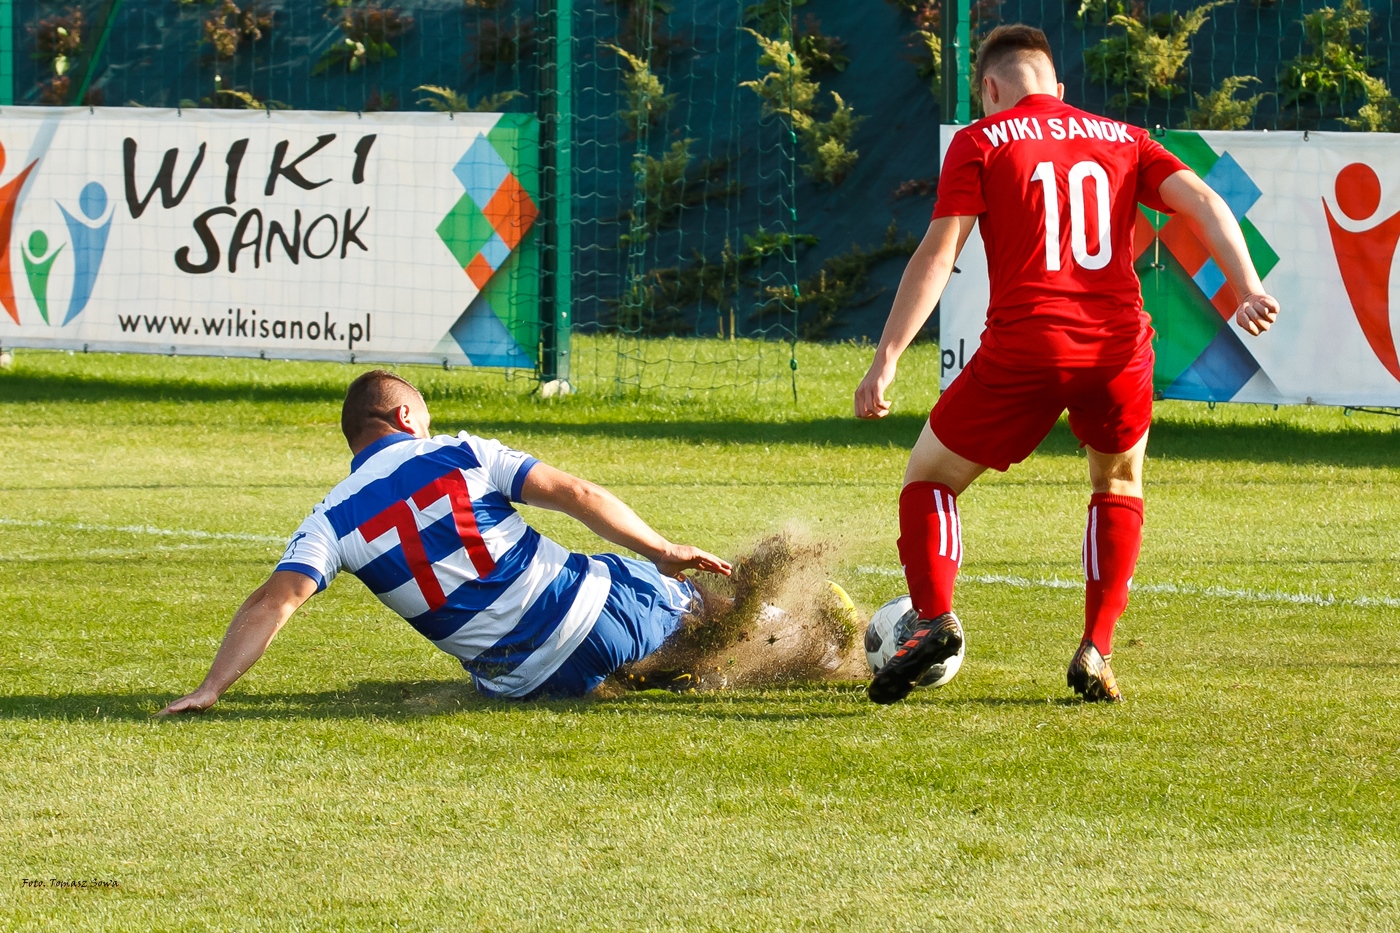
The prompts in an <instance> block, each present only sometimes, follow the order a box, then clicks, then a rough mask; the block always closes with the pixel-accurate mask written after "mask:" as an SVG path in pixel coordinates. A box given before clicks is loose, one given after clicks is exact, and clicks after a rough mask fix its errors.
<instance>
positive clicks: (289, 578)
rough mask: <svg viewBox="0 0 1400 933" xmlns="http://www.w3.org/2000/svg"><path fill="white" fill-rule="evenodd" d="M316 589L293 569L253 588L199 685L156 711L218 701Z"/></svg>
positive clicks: (187, 709)
mask: <svg viewBox="0 0 1400 933" xmlns="http://www.w3.org/2000/svg"><path fill="white" fill-rule="evenodd" d="M315 593H316V581H315V580H313V579H311V578H310V577H308V576H306V575H305V574H300V573H296V572H294V571H290V570H278V571H274V572H273V574H272V576H271V577H269V578H268V580H267V582H266V583H264V584H263V585H262V586H260V587H258V588H257V589H256V590H254V591H253V594H252V595H251V596H249V597H248V598H247V599H246V600H244V602H243V605H242V606H240V607H239V608H238V611H237V612H236V613H234V615H233V621H232V622H230V623H229V625H228V631H227V632H226V633H224V640H223V643H222V644H221V645H219V651H218V653H217V654H215V655H214V663H213V664H212V665H210V667H209V673H208V675H206V676H205V678H204V683H202V684H200V685H199V689H198V690H196V691H194V692H193V693H190V694H187V695H186V696H183V697H181V698H180V699H178V700H176V701H175V702H174V703H171V704H170V705H169V706H167V707H166V708H165V709H163V710H161V711H160V712H159V713H157V714H156V715H157V716H170V715H172V714H174V713H202V712H204V711H205V710H206V709H208V708H209V707H211V706H213V705H214V704H215V703H217V702H218V701H219V697H221V696H222V695H223V693H224V691H225V690H227V689H228V688H229V687H230V686H232V684H233V682H234V681H235V680H237V679H238V678H240V677H242V676H243V675H244V674H246V673H247V672H248V668H250V667H252V666H253V665H254V664H256V663H257V660H258V658H260V657H262V656H263V652H264V651H266V650H267V646H268V645H269V644H271V643H272V638H273V636H274V635H276V634H277V632H278V631H279V630H280V629H281V628H282V626H283V625H285V624H286V622H287V620H288V619H290V618H291V617H292V613H294V612H296V611H297V610H298V609H300V608H301V604H302V603H304V602H306V601H307V600H308V599H310V598H311V597H312V596H314V595H315Z"/></svg>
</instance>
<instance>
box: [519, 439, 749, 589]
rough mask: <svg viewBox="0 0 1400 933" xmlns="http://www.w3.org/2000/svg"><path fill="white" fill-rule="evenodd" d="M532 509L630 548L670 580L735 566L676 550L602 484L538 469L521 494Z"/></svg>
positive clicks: (710, 556)
mask: <svg viewBox="0 0 1400 933" xmlns="http://www.w3.org/2000/svg"><path fill="white" fill-rule="evenodd" d="M521 492H522V494H523V498H524V500H525V504H526V505H533V506H536V507H538V508H543V509H552V510H553V511H556V512H563V513H564V514H565V515H568V516H569V517H571V518H573V519H576V520H577V521H579V522H582V523H583V524H584V525H585V526H587V527H588V529H589V530H590V531H592V532H593V533H594V534H596V535H597V536H598V537H600V538H602V539H604V540H605V541H608V542H610V543H612V544H616V545H619V546H621V547H625V548H629V549H631V550H632V551H635V552H636V553H638V554H640V555H642V556H643V557H645V558H646V559H647V560H649V561H651V562H652V563H653V564H655V565H656V566H657V569H659V570H660V571H661V572H662V573H664V574H666V575H667V576H672V577H674V576H679V575H680V574H681V573H682V571H685V570H704V571H708V572H710V573H719V574H724V575H725V576H728V575H729V572H730V570H731V569H732V568H731V566H730V564H729V562H728V561H725V560H721V559H720V558H718V557H716V556H714V555H713V554H709V553H707V552H705V551H702V550H700V549H699V548H696V547H691V546H689V545H685V544H672V543H671V542H670V541H668V540H666V538H664V537H662V536H661V535H660V534H658V533H657V532H656V531H655V530H654V529H653V528H652V527H651V526H650V525H648V524H647V523H646V522H644V521H642V519H641V517H640V516H638V515H637V513H636V512H634V511H632V509H631V508H630V507H629V506H628V505H627V504H626V503H625V502H623V501H622V500H621V499H619V498H618V497H617V496H615V495H613V494H612V493H610V492H608V491H607V490H606V489H604V488H603V487H601V486H599V485H597V484H596V483H590V482H589V481H588V480H585V479H580V478H579V477H577V476H572V475H570V474H568V473H565V472H564V471H563V470H557V469H555V468H554V467H551V466H548V465H547V464H544V463H540V464H536V465H535V467H534V469H532V470H531V471H530V475H529V476H527V477H526V478H525V484H524V486H523V487H522V489H521Z"/></svg>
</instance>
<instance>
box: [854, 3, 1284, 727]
mask: <svg viewBox="0 0 1400 933" xmlns="http://www.w3.org/2000/svg"><path fill="white" fill-rule="evenodd" d="M977 83H978V87H979V89H980V92H981V95H982V108H983V111H984V112H985V113H986V117H985V118H984V119H982V120H979V121H978V122H976V123H974V124H972V125H971V126H969V127H967V128H965V129H963V130H960V131H959V132H958V134H957V135H956V136H955V137H954V138H953V141H952V144H951V145H950V146H949V147H948V154H947V157H946V159H945V161H944V164H943V171H942V174H941V176H940V178H939V181H938V200H937V203H936V205H935V207H934V213H933V223H932V224H931V225H930V227H929V229H928V233H927V234H926V235H925V237H924V240H923V243H922V244H921V245H920V246H919V248H918V250H917V251H916V252H915V253H914V256H913V258H912V259H911V260H910V263H909V266H908V268H907V269H906V270H905V273H904V278H903V280H902V281H901V282H900V286H899V292H898V294H897V295H896V296H895V300H894V306H893V308H892V310H891V311H890V317H889V320H888V322H887V323H886V325H885V330H884V334H883V335H882V336H881V338H880V345H879V347H878V348H877V349H876V351H875V361H874V363H873V364H872V365H871V367H870V371H869V373H867V374H866V376H865V379H864V380H863V381H862V382H861V384H860V387H859V388H858V389H857V390H856V394H855V412H856V415H857V416H859V417H861V418H883V417H884V416H885V415H886V414H888V413H889V409H890V403H889V402H888V401H886V399H885V390H886V389H887V388H888V387H889V385H890V382H891V381H892V380H893V379H894V376H895V366H896V364H897V363H898V361H899V356H900V354H901V353H903V352H904V349H905V347H907V346H908V345H909V343H910V341H912V340H913V339H914V336H915V335H916V334H917V333H918V332H919V329H920V328H921V327H922V326H923V324H924V321H926V320H927V319H928V316H929V314H930V313H932V311H933V308H934V305H936V304H937V303H938V300H939V298H940V296H941V295H942V293H943V289H944V287H945V286H946V285H947V283H948V276H949V274H950V273H951V272H952V269H953V262H954V260H955V259H956V258H957V256H958V251H959V250H961V249H962V245H963V243H964V242H965V241H966V240H967V237H968V234H969V233H971V231H972V225H973V224H974V223H978V222H979V221H980V223H981V225H982V228H981V229H982V239H983V241H984V242H985V243H986V249H987V267H988V275H989V277H990V279H991V302H990V304H989V306H988V308H987V326H986V330H985V331H984V332H983V334H982V344H981V348H980V349H979V350H978V351H977V353H976V354H974V355H973V358H972V360H971V361H970V362H969V363H968V365H967V367H966V368H965V369H964V370H963V372H962V373H960V374H959V375H958V377H957V378H956V379H955V380H954V381H953V384H952V385H951V386H949V387H948V390H947V391H946V392H944V393H943V395H942V396H941V397H940V398H939V399H938V403H937V404H936V405H935V406H934V409H933V413H932V414H931V415H930V416H929V422H928V424H927V425H925V426H924V430H923V433H922V434H921V435H920V437H919V440H918V443H917V444H915V446H914V451H913V453H912V455H911V456H910V458H909V467H908V469H907V470H906V472H905V474H904V490H903V492H902V493H901V494H900V499H899V529H900V537H899V556H900V560H901V562H902V563H903V564H904V572H905V577H906V579H907V580H908V583H909V595H910V597H911V598H912V599H913V602H914V608H915V609H916V610H918V613H919V617H920V619H921V622H920V624H919V625H918V626H917V627H916V629H915V630H914V633H913V634H912V636H911V637H910V638H909V640H908V641H906V642H905V644H904V645H903V646H902V647H901V648H900V650H899V651H898V652H897V653H896V654H895V655H894V657H893V658H892V659H891V660H890V662H889V663H888V664H886V665H885V667H884V668H882V669H881V670H880V671H879V672H878V673H876V675H875V677H874V679H873V680H872V682H871V684H870V699H872V700H873V701H875V702H876V703H894V702H897V701H899V700H901V699H903V698H904V697H905V696H907V695H908V694H909V692H910V690H911V689H912V688H913V685H914V683H915V681H917V680H918V679H919V677H920V676H922V675H923V673H924V672H925V671H927V670H928V669H929V668H930V667H932V666H933V665H934V664H937V663H939V662H941V661H943V660H945V659H947V658H949V657H951V656H952V655H953V654H955V653H956V652H957V650H958V648H959V646H960V645H961V644H962V628H961V626H960V625H959V623H958V619H957V617H956V616H955V615H954V614H953V584H954V582H955V580H956V578H957V574H958V567H959V565H960V564H961V561H962V522H961V518H960V516H959V514H958V507H957V498H958V496H959V495H960V494H961V493H962V491H963V490H964V489H966V488H967V487H968V485H969V484H971V483H972V481H973V480H975V479H976V478H977V477H978V476H980V475H981V474H982V473H983V472H984V471H985V470H987V469H988V468H991V469H994V470H999V471H1005V470H1006V469H1008V468H1009V467H1010V466H1011V464H1013V463H1019V462H1020V461H1022V460H1024V459H1025V458H1026V457H1028V456H1029V455H1030V453H1031V451H1033V450H1034V449H1035V448H1036V446H1037V445H1038V444H1039V443H1040V442H1041V441H1042V440H1044V439H1045V436H1046V435H1047V434H1048V433H1049V432H1050V429H1051V428H1052V427H1053V426H1054V424H1055V422H1056V421H1057V420H1058V419H1059V417H1060V415H1061V414H1062V413H1063V412H1064V411H1065V410H1066V409H1068V410H1069V424H1070V429H1071V430H1072V431H1073V432H1074V434H1075V436H1076V437H1078V438H1079V440H1080V442H1081V443H1082V445H1083V446H1084V447H1086V448H1087V453H1088V459H1089V480H1090V482H1091V484H1092V486H1093V496H1092V497H1091V498H1090V500H1089V519H1088V527H1087V529H1086V532H1085V539H1084V572H1085V579H1086V581H1087V582H1086V587H1085V589H1086V593H1085V625H1084V637H1083V640H1082V641H1081V643H1080V645H1079V650H1078V651H1077V652H1075V655H1074V659H1073V660H1072V661H1071V662H1070V665H1069V672H1068V681H1069V686H1070V687H1072V688H1073V689H1074V690H1075V692H1076V693H1078V694H1080V695H1081V696H1083V697H1084V698H1085V699H1087V700H1111V701H1118V700H1121V699H1122V694H1121V693H1120V692H1119V690H1118V686H1117V684H1116V683H1115V682H1114V677H1113V672H1112V670H1111V669H1110V667H1109V657H1110V653H1111V651H1112V639H1113V629H1114V625H1115V624H1116V623H1117V621H1118V618H1119V616H1121V615H1122V614H1123V610H1124V609H1125V608H1126V607H1127V604H1128V584H1129V582H1130V581H1131V579H1132V576H1133V568H1134V566H1135V565H1136V563H1137V558H1138V551H1139V548H1140V546H1141V543H1142V515H1143V509H1142V464H1143V454H1144V452H1145V450H1146V448H1147V429H1148V425H1149V423H1150V421H1151V417H1152V368H1153V354H1152V342H1151V341H1152V328H1151V326H1150V320H1149V318H1148V316H1147V315H1146V314H1145V313H1144V312H1143V310H1142V297H1141V291H1140V287H1139V283H1138V278H1137V275H1136V273H1135V272H1134V271H1133V248H1132V247H1133V228H1134V225H1135V220H1136V214H1137V210H1138V208H1137V205H1138V203H1139V202H1141V203H1143V204H1146V205H1147V206H1148V207H1151V208H1153V209H1155V210H1159V211H1166V212H1169V213H1180V214H1182V215H1184V216H1185V217H1186V218H1188V219H1189V220H1190V221H1191V222H1192V223H1193V225H1194V227H1195V229H1196V232H1197V234H1198V236H1199V237H1200V238H1201V240H1202V242H1203V243H1205V245H1206V246H1207V247H1208V248H1209V249H1210V252H1211V253H1212V255H1214V257H1215V259H1216V262H1218V263H1219V265H1220V268H1221V269H1222V270H1223V271H1224V273H1225V277H1226V279H1227V280H1228V282H1229V284H1230V286H1231V287H1232V288H1233V289H1234V293H1235V294H1236V295H1243V296H1244V297H1243V298H1242V299H1241V300H1240V303H1239V307H1238V309H1237V311H1236V312H1235V320H1236V322H1237V323H1238V324H1239V326H1240V327H1242V328H1243V329H1244V330H1245V331H1247V332H1248V333H1250V334H1252V335H1256V336H1257V335H1258V334H1261V333H1263V332H1264V331H1266V330H1268V329H1269V326H1270V324H1272V323H1273V321H1274V319H1275V318H1276V316H1277V314H1278V302H1277V301H1275V300H1274V299H1273V298H1272V297H1270V296H1269V295H1267V294H1265V292H1264V286H1263V283H1262V282H1261V281H1260V279H1259V276H1258V274H1257V273H1256V272H1255V269H1254V264H1253V262H1252V261H1251V260H1250V258H1249V253H1248V251H1247V249H1246V247H1245V242H1244V236H1243V234H1242V233H1241V232H1240V227H1239V224H1238V222H1236V220H1235V218H1234V216H1233V215H1232V214H1231V213H1230V210H1229V208H1228V207H1227V206H1226V205H1225V202H1224V201H1223V200H1221V198H1220V197H1219V196H1218V195H1216V194H1215V192H1213V191H1212V190H1211V189H1210V188H1209V187H1208V186H1207V185H1206V184H1205V183H1204V182H1202V181H1201V180H1200V179H1199V178H1198V177H1197V176H1196V175H1195V174H1194V173H1192V172H1191V171H1190V170H1189V169H1187V168H1186V166H1185V165H1183V164H1182V163H1181V162H1180V161H1179V160H1178V159H1176V158H1175V157H1174V156H1172V155H1171V154H1170V153H1168V152H1167V151H1166V150H1165V149H1163V148H1162V147H1161V146H1160V145H1158V144H1157V143H1156V142H1155V141H1153V140H1152V139H1151V137H1150V136H1149V135H1148V134H1147V132H1145V131H1144V130H1141V129H1137V128H1135V127H1129V126H1125V125H1124V124H1121V123H1117V122H1116V121H1110V120H1104V119H1100V118H1098V117H1095V116H1093V115H1091V114H1087V113H1084V112H1083V111H1080V110H1076V109H1074V108H1073V107H1070V106H1068V105H1067V104H1065V103H1064V102H1063V100H1062V98H1063V96H1064V85H1062V84H1059V83H1058V82H1057V80H1056V77H1055V67H1054V63H1053V61H1052V59H1051V53H1050V45H1049V43H1048V42H1047V41H1046V39H1045V34H1044V33H1042V32H1041V31H1040V30H1039V29H1035V28H1033V27H1030V26H1025V25H1020V24H1016V25H1008V26H999V27H997V28H996V29H994V30H993V31H992V32H991V34H990V35H988V36H987V38H986V39H985V40H984V41H983V42H982V45H981V47H980V48H979V51H978V56H977Z"/></svg>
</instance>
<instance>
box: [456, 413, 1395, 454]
mask: <svg viewBox="0 0 1400 933" xmlns="http://www.w3.org/2000/svg"><path fill="white" fill-rule="evenodd" d="M600 414H602V415H603V416H604V417H603V418H600V419H599V420H594V421H591V422H589V423H587V424H572V423H558V422H543V421H541V422H520V421H504V420H483V421H477V422H471V423H468V422H461V423H454V424H453V425H452V429H453V430H463V429H465V430H469V431H471V432H472V433H476V434H484V435H487V436H489V435H490V434H491V433H492V432H497V431H527V432H528V431H531V430H533V429H535V428H536V427H538V428H539V429H541V430H547V431H549V432H550V433H555V434H563V435H569V436H573V437H600V438H619V439H628V440H676V441H681V442H685V443H692V444H704V443H725V442H728V443H739V444H806V445H813V446H818V447H821V446H829V447H889V446H894V447H902V448H907V447H912V446H913V443H914V440H915V439H916V438H917V437H918V435H919V432H920V431H921V430H922V429H923V424H924V419H925V416H924V415H923V414H918V415H912V414H901V415H891V416H890V417H888V418H885V419H882V420H880V421H874V422H870V421H859V420H857V419H855V418H832V417H828V418H812V419H808V420H803V421H797V420H793V421H784V422H767V421H744V420H704V421H665V422H648V421H622V420H606V413H605V412H604V413H600ZM1338 420H1339V421H1340V420H1341V419H1338ZM1038 450H1039V452H1040V453H1044V454H1056V455H1077V454H1078V452H1079V440H1078V438H1076V437H1075V436H1074V435H1073V433H1071V432H1070V430H1069V427H1068V425H1066V424H1065V423H1064V422H1063V421H1061V422H1060V423H1059V424H1057V425H1056V426H1055V428H1054V429H1053V430H1052V431H1051V432H1050V435H1049V437H1047V438H1046V439H1045V440H1044V442H1042V443H1041V445H1040V447H1039V448H1038ZM1148 456H1149V457H1163V458H1171V459H1175V460H1203V461H1204V460H1210V461H1224V462H1231V461H1233V462H1242V463H1284V464H1298V465H1306V464H1322V465H1330V466H1342V467H1388V466H1396V465H1397V464H1400V422H1397V425H1396V429H1392V430H1389V431H1359V430H1347V429H1345V426H1343V427H1342V429H1339V430H1336V431H1322V430H1317V429H1314V428H1309V427H1305V426H1301V425H1294V424H1288V423H1285V422H1281V421H1269V422H1259V423H1252V424H1251V423H1239V422H1224V421H1222V422H1221V423H1219V424H1211V423H1202V422H1190V423H1185V422H1179V421H1161V422H1158V423H1156V424H1154V425H1153V427H1152V436H1151V441H1150V442H1149V446H1148Z"/></svg>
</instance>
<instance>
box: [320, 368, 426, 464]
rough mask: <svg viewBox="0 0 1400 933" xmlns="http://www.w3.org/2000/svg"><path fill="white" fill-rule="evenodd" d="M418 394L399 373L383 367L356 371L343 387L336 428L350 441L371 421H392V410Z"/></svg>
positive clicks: (388, 422) (365, 429)
mask: <svg viewBox="0 0 1400 933" xmlns="http://www.w3.org/2000/svg"><path fill="white" fill-rule="evenodd" d="M422 397H423V396H422V394H421V393H420V392H419V391H418V390H417V389H415V388H414V387H413V383H411V382H409V381H408V380H407V379H405V378H403V377H402V376H396V375H394V374H393V373H391V372H388V371H387V370H383V369H372V370H370V371H369V372H367V373H364V374H362V375H360V376H359V377H358V378H356V379H355V381H354V382H352V383H350V388H348V389H346V390H345V404H344V405H342V406H341V408H340V430H341V433H342V434H344V435H345V440H346V442H347V443H349V444H350V445H352V446H353V445H354V443H355V441H356V440H358V439H359V438H360V437H361V436H362V435H363V434H364V433H365V432H366V431H367V430H368V429H369V428H370V427H372V426H373V424H374V422H376V421H378V422H382V423H384V424H388V425H391V426H393V425H395V424H396V422H395V421H394V420H393V414H394V412H395V411H396V410H398V407H399V406H400V405H407V404H410V403H412V402H413V401H414V400H415V399H420V400H421V399H422Z"/></svg>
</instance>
